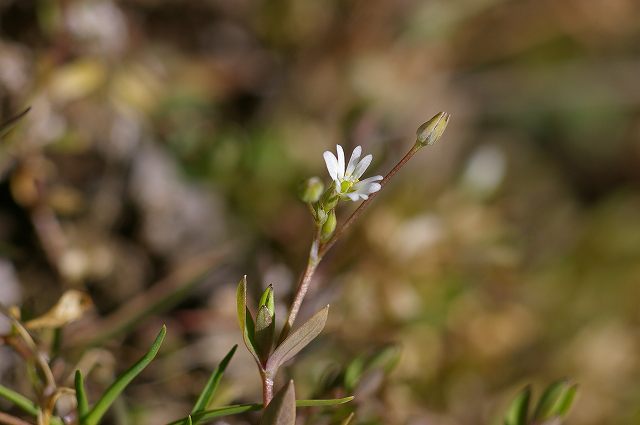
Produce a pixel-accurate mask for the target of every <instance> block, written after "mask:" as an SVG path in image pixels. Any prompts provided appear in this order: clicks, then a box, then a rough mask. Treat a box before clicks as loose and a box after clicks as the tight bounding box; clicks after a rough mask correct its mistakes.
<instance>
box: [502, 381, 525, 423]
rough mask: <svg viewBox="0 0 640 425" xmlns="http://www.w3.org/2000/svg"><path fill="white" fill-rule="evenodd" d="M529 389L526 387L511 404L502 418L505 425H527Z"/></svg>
mask: <svg viewBox="0 0 640 425" xmlns="http://www.w3.org/2000/svg"><path fill="white" fill-rule="evenodd" d="M530 401H531V387H526V388H525V389H524V390H522V391H521V392H520V393H519V394H518V395H517V397H516V398H515V399H514V400H513V401H512V402H511V405H510V406H509V409H508V410H507V414H506V415H505V418H504V423H505V425H527V417H528V415H529V402H530Z"/></svg>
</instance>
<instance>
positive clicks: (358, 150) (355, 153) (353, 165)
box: [345, 146, 362, 177]
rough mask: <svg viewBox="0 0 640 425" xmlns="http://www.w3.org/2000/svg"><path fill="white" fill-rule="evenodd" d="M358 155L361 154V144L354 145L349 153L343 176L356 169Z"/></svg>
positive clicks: (349, 174)
mask: <svg viewBox="0 0 640 425" xmlns="http://www.w3.org/2000/svg"><path fill="white" fill-rule="evenodd" d="M360 155H362V146H356V148H355V149H354V150H353V153H352V154H351V159H350V160H349V165H347V171H346V172H345V176H347V177H348V176H351V175H352V174H353V170H355V169H356V164H357V163H358V160H359V159H360Z"/></svg>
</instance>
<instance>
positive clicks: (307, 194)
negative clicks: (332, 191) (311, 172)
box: [300, 177, 324, 203]
mask: <svg viewBox="0 0 640 425" xmlns="http://www.w3.org/2000/svg"><path fill="white" fill-rule="evenodd" d="M323 191H324V183H322V180H320V178H318V177H311V178H310V179H309V180H307V181H306V182H304V184H303V186H302V190H301V193H300V199H302V201H303V202H306V203H314V202H318V200H319V199H320V197H321V196H322V192H323Z"/></svg>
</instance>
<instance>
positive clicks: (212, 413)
mask: <svg viewBox="0 0 640 425" xmlns="http://www.w3.org/2000/svg"><path fill="white" fill-rule="evenodd" d="M353 398H354V397H353V396H351V397H345V398H336V399H324V400H296V407H318V406H336V405H338V404H344V403H348V402H350V401H351V400H353ZM258 410H262V403H253V404H234V405H231V406H222V407H217V408H215V409H210V410H203V411H200V412H198V413H192V414H191V415H189V416H191V419H192V422H193V423H194V424H196V425H197V424H200V423H204V422H206V421H210V420H212V419H216V418H220V417H223V416H231V415H237V414H240V413H245V412H256V411H258ZM188 420H189V418H188V417H186V418H182V419H179V420H177V421H174V422H171V423H170V424H169V425H186V424H187V423H188Z"/></svg>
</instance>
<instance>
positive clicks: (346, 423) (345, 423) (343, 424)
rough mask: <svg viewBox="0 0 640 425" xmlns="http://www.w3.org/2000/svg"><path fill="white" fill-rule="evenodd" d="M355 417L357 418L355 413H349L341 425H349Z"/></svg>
mask: <svg viewBox="0 0 640 425" xmlns="http://www.w3.org/2000/svg"><path fill="white" fill-rule="evenodd" d="M355 416H356V414H355V413H353V412H351V413H349V416H347V417H346V418H344V420H343V421H342V422H341V425H349V424H350V423H351V421H352V420H353V418H354V417H355Z"/></svg>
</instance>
